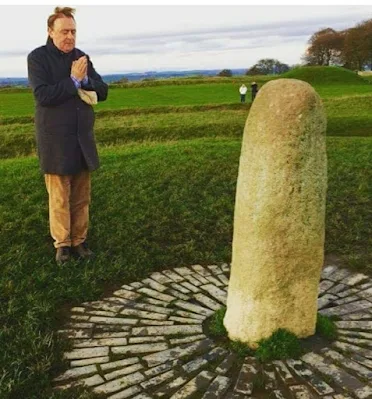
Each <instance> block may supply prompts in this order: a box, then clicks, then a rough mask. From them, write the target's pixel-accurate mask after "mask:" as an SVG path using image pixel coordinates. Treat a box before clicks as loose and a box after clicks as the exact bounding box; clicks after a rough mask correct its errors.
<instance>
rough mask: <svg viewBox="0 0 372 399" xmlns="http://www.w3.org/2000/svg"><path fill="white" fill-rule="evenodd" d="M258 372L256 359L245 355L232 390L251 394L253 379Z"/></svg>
mask: <svg viewBox="0 0 372 399" xmlns="http://www.w3.org/2000/svg"><path fill="white" fill-rule="evenodd" d="M257 374H258V365H257V361H256V359H255V358H253V357H246V358H245V360H244V364H243V366H242V368H241V370H240V373H239V377H238V379H237V381H236V384H235V387H234V392H237V393H242V394H244V395H251V394H252V390H253V379H254V377H255V376H256V375H257Z"/></svg>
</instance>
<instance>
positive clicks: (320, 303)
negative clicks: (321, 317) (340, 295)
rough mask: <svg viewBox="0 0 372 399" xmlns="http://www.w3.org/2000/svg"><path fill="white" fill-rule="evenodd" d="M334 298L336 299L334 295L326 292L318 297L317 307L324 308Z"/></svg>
mask: <svg viewBox="0 0 372 399" xmlns="http://www.w3.org/2000/svg"><path fill="white" fill-rule="evenodd" d="M335 300H337V296H336V295H331V294H326V295H324V296H321V297H320V298H318V309H323V308H325V307H326V306H328V305H329V304H331V303H332V302H333V301H335Z"/></svg>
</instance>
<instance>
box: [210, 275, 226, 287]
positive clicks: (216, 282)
mask: <svg viewBox="0 0 372 399" xmlns="http://www.w3.org/2000/svg"><path fill="white" fill-rule="evenodd" d="M206 279H207V280H208V281H209V282H210V283H212V284H214V285H215V286H216V287H223V286H224V285H225V284H223V283H222V282H221V281H220V280H219V279H218V278H217V277H214V276H208V277H206Z"/></svg>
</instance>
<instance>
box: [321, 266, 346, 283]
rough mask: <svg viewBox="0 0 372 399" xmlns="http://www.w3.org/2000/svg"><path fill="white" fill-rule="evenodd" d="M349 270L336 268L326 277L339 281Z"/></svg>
mask: <svg viewBox="0 0 372 399" xmlns="http://www.w3.org/2000/svg"><path fill="white" fill-rule="evenodd" d="M350 274H351V273H350V272H349V271H348V270H347V269H336V270H335V271H334V272H333V273H331V274H330V275H329V276H328V277H327V279H328V280H332V281H335V282H338V281H341V280H343V279H344V278H346V277H348V276H350Z"/></svg>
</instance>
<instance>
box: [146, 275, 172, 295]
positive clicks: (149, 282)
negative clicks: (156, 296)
mask: <svg viewBox="0 0 372 399" xmlns="http://www.w3.org/2000/svg"><path fill="white" fill-rule="evenodd" d="M142 282H143V284H144V285H146V286H149V287H150V288H152V289H153V290H156V291H159V292H164V291H165V290H166V289H167V287H166V286H165V285H164V284H160V283H158V282H157V281H155V280H153V279H151V278H145V279H144V280H142Z"/></svg>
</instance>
